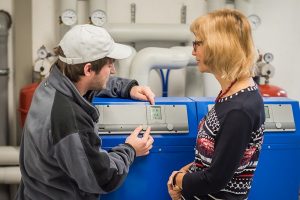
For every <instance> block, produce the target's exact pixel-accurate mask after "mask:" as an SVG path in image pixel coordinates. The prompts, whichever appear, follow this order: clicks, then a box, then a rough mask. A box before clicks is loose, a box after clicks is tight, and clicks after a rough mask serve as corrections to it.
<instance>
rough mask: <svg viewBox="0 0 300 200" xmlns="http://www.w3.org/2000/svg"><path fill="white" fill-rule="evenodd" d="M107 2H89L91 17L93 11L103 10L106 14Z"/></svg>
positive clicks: (90, 0) (102, 0)
mask: <svg viewBox="0 0 300 200" xmlns="http://www.w3.org/2000/svg"><path fill="white" fill-rule="evenodd" d="M106 9H107V2H106V0H89V14H90V15H91V14H92V12H93V11H95V10H103V11H104V12H106Z"/></svg>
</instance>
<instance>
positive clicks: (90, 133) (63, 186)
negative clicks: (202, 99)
mask: <svg viewBox="0 0 300 200" xmlns="http://www.w3.org/2000/svg"><path fill="white" fill-rule="evenodd" d="M57 51H58V55H59V59H58V61H57V62H56V63H55V64H54V65H53V67H52V70H51V73H50V75H49V77H48V78H46V79H45V80H44V81H43V82H42V83H41V84H40V86H39V87H38V88H37V90H36V92H35V95H34V97H33V99H32V104H31V107H30V110H29V112H28V115H27V119H26V122H25V126H24V129H23V136H22V141H21V148H20V169H21V173H22V179H21V183H20V186H19V191H18V194H17V196H16V199H20V200H21V199H33V200H35V199H38V200H39V199H43V200H46V199H55V200H56V199H77V200H78V199H85V200H87V199H99V194H103V193H107V192H110V191H112V190H114V189H116V188H117V187H118V186H120V185H121V184H122V182H123V181H124V179H125V178H126V176H127V174H128V171H129V166H130V165H131V164H132V162H133V160H134V158H135V157H136V156H144V155H147V154H149V150H150V149H151V148H152V143H153V138H152V137H151V136H150V128H148V129H147V130H146V131H145V133H144V135H143V137H138V134H139V132H140V131H141V129H142V128H141V127H138V128H136V129H135V130H134V131H133V132H132V134H131V135H129V136H128V137H127V138H126V141H125V143H124V144H120V145H118V146H116V147H114V148H112V149H111V150H110V151H109V152H107V151H105V150H103V149H101V148H100V149H99V146H101V140H100V139H99V137H98V136H97V130H96V128H95V124H96V122H97V121H98V118H99V112H98V110H97V109H96V108H95V107H94V106H93V105H91V103H90V102H89V100H91V98H92V97H93V96H95V95H98V96H106V97H121V98H130V97H131V98H134V99H141V100H149V101H150V103H151V104H153V103H154V94H153V93H152V91H151V90H150V89H149V88H148V87H142V86H138V84H137V82H136V81H135V80H128V79H121V78H117V77H110V74H113V73H114V72H115V68H114V63H113V62H114V60H115V59H123V58H126V57H128V56H130V54H131V49H130V48H129V47H127V46H125V45H121V44H117V43H115V42H114V41H113V39H112V38H111V36H110V35H109V34H108V33H107V31H106V30H105V29H103V28H100V27H96V26H93V25H77V26H75V27H73V28H72V29H71V30H70V31H69V32H67V33H66V34H65V36H64V37H63V38H62V40H61V42H60V43H59V47H58V48H57Z"/></svg>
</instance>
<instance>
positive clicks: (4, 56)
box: [0, 10, 11, 145]
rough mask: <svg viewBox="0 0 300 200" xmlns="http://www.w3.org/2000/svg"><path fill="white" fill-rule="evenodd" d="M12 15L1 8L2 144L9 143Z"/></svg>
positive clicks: (0, 103) (0, 107)
mask: <svg viewBox="0 0 300 200" xmlns="http://www.w3.org/2000/svg"><path fill="white" fill-rule="evenodd" d="M10 26H11V17H10V15H9V13H7V12H6V11H3V10H0V94H1V95H0V110H1V112H0V145H7V144H8V98H7V97H8V76H9V68H8V50H7V44H8V29H9V28H10Z"/></svg>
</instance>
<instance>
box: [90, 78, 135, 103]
mask: <svg viewBox="0 0 300 200" xmlns="http://www.w3.org/2000/svg"><path fill="white" fill-rule="evenodd" d="M136 85H138V82H137V81H136V80H131V79H125V78H119V77H115V76H111V77H110V78H109V80H108V82H107V84H106V88H105V89H103V90H99V91H89V92H88V93H87V94H86V95H85V96H84V97H85V98H86V99H88V100H89V101H91V100H92V99H93V97H95V96H98V97H119V98H130V90H131V88H132V87H133V86H136Z"/></svg>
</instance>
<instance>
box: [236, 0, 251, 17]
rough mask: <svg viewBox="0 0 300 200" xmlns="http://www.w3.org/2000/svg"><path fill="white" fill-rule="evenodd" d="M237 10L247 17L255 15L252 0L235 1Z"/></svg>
mask: <svg viewBox="0 0 300 200" xmlns="http://www.w3.org/2000/svg"><path fill="white" fill-rule="evenodd" d="M234 4H235V8H236V9H237V10H239V11H241V12H242V13H244V14H245V15H246V16H249V15H251V14H253V6H252V5H253V2H252V0H235V1H234Z"/></svg>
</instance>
